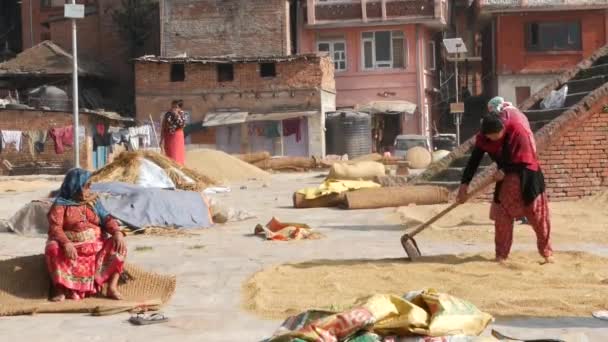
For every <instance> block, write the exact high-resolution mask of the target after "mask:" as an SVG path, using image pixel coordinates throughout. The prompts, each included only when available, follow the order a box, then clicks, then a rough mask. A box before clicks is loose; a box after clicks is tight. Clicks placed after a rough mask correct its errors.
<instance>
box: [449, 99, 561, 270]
mask: <svg viewBox="0 0 608 342" xmlns="http://www.w3.org/2000/svg"><path fill="white" fill-rule="evenodd" d="M488 110H489V111H490V114H488V115H487V116H485V117H484V118H483V120H482V122H481V132H480V133H478V134H477V136H476V141H475V147H474V148H473V152H472V154H471V158H470V159H469V161H468V164H467V167H466V168H465V170H464V174H463V176H462V180H461V186H460V189H459V191H458V201H460V202H464V201H465V200H466V195H467V191H468V184H469V183H470V182H471V180H472V179H473V176H474V175H475V172H476V171H477V168H478V167H479V164H480V162H481V159H482V158H483V156H484V154H485V153H487V154H488V155H489V156H490V157H491V158H492V160H494V161H495V162H496V164H497V167H498V170H497V171H496V174H495V176H494V178H495V180H496V182H497V183H496V189H495V191H494V199H493V201H492V207H491V209H490V218H491V219H492V220H494V227H495V237H494V242H495V248H496V260H497V261H498V262H503V261H504V260H506V259H507V258H508V256H509V253H510V251H511V245H512V243H513V223H514V221H515V220H516V219H518V218H521V217H525V218H527V220H528V223H529V224H530V225H531V226H532V228H533V229H534V232H535V233H536V242H537V248H538V252H539V253H540V255H541V256H542V257H543V258H544V260H545V261H544V262H545V263H550V262H553V260H552V255H553V250H552V248H551V241H550V235H551V222H550V219H549V207H548V200H547V195H546V193H545V180H544V175H543V172H542V170H541V167H540V163H539V161H538V157H537V154H536V144H535V142H534V134H533V133H532V130H531V129H530V123H529V122H528V119H527V118H526V116H525V115H524V114H523V113H521V112H520V111H519V110H518V109H517V108H515V107H514V106H512V105H511V104H510V103H507V102H504V100H503V99H502V98H500V97H497V98H494V99H492V100H491V101H490V102H489V103H488Z"/></svg>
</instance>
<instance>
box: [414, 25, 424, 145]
mask: <svg viewBox="0 0 608 342" xmlns="http://www.w3.org/2000/svg"><path fill="white" fill-rule="evenodd" d="M420 52H421V46H420V24H416V106H418V114H419V115H420V122H419V124H420V127H419V128H420V134H423V132H424V108H422V94H421V92H420V86H421V85H422V74H423V73H424V61H421V60H420Z"/></svg>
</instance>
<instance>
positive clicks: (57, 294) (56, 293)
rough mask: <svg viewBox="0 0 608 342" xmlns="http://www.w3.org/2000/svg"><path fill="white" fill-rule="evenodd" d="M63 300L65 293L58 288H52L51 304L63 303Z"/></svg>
mask: <svg viewBox="0 0 608 342" xmlns="http://www.w3.org/2000/svg"><path fill="white" fill-rule="evenodd" d="M64 300H65V291H64V290H63V289H62V288H60V287H54V288H53V297H51V302H63V301H64Z"/></svg>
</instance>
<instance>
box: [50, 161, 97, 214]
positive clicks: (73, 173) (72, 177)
mask: <svg viewBox="0 0 608 342" xmlns="http://www.w3.org/2000/svg"><path fill="white" fill-rule="evenodd" d="M90 178H91V173H90V172H89V171H87V170H83V169H78V168H75V169H71V170H70V171H68V173H67V174H66V175H65V178H64V179H63V183H62V184H61V188H60V189H59V194H58V195H57V198H56V199H55V203H54V205H61V206H80V205H89V206H90V207H91V208H92V209H93V211H94V212H95V214H97V216H99V219H100V220H101V222H104V221H105V220H106V218H107V217H108V215H109V213H108V211H107V210H106V209H105V208H104V207H103V205H102V204H101V202H100V201H99V200H97V199H94V200H92V201H88V202H83V201H81V200H80V199H79V198H78V196H79V195H80V194H81V192H82V189H83V188H84V185H85V184H86V183H87V182H88V181H89V179H90Z"/></svg>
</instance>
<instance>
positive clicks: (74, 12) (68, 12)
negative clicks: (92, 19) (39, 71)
mask: <svg viewBox="0 0 608 342" xmlns="http://www.w3.org/2000/svg"><path fill="white" fill-rule="evenodd" d="M64 15H65V17H66V18H71V19H72V114H73V115H74V118H73V124H72V126H73V127H74V167H80V146H79V145H80V141H79V136H80V128H79V122H78V121H79V120H78V114H79V110H78V48H77V35H76V19H82V18H84V5H77V4H76V0H72V3H71V4H66V5H65V13H64Z"/></svg>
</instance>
